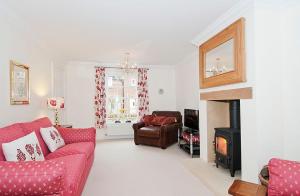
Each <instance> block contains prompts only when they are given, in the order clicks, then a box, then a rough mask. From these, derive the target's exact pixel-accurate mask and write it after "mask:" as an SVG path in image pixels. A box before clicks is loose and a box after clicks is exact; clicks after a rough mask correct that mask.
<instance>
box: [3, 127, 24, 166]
mask: <svg viewBox="0 0 300 196" xmlns="http://www.w3.org/2000/svg"><path fill="white" fill-rule="evenodd" d="M23 136H25V134H24V132H23V129H22V127H21V126H20V124H19V123H16V124H12V125H10V126H7V127H3V128H0V161H4V160H5V157H4V154H3V150H2V143H7V142H11V141H13V140H16V139H18V138H20V137H23Z"/></svg>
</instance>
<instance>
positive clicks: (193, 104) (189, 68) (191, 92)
mask: <svg viewBox="0 0 300 196" xmlns="http://www.w3.org/2000/svg"><path fill="white" fill-rule="evenodd" d="M197 62H198V49H197V47H195V52H193V53H191V54H190V55H188V56H186V57H185V58H184V59H183V60H182V61H181V62H179V63H178V64H177V65H176V98H177V100H176V103H177V104H176V105H177V110H178V111H180V112H181V113H182V114H183V112H184V109H198V107H199V65H198V63H197Z"/></svg>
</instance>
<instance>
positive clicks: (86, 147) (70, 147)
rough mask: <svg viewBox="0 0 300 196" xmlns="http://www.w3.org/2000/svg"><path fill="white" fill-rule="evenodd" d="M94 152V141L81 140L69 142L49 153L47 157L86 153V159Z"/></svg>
mask: <svg viewBox="0 0 300 196" xmlns="http://www.w3.org/2000/svg"><path fill="white" fill-rule="evenodd" d="M93 153H94V143H92V142H80V143H73V144H67V145H65V146H63V147H61V148H59V149H57V150H56V151H54V152H52V153H50V154H48V155H47V157H46V159H54V158H58V157H63V156H67V155H74V154H84V155H85V156H86V159H88V158H90V156H91V155H92V154H93Z"/></svg>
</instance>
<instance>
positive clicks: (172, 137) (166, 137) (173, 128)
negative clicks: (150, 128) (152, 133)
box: [160, 123, 182, 149]
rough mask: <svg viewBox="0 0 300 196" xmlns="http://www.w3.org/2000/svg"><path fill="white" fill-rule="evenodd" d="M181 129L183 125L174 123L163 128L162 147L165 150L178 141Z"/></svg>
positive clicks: (161, 133) (161, 134)
mask: <svg viewBox="0 0 300 196" xmlns="http://www.w3.org/2000/svg"><path fill="white" fill-rule="evenodd" d="M181 128H182V123H173V124H169V125H163V126H161V131H160V138H162V140H161V147H162V148H163V149H165V148H166V147H167V146H169V145H171V144H173V143H175V142H177V141H178V134H179V133H178V132H179V129H181Z"/></svg>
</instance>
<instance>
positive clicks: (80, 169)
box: [52, 154, 87, 195]
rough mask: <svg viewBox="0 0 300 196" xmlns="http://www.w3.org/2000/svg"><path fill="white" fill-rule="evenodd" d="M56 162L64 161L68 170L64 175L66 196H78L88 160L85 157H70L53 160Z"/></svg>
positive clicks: (79, 155)
mask: <svg viewBox="0 0 300 196" xmlns="http://www.w3.org/2000/svg"><path fill="white" fill-rule="evenodd" d="M52 160H55V161H63V162H64V164H65V166H66V170H65V174H64V190H65V194H66V195H77V194H76V193H78V189H79V188H80V182H81V180H82V177H83V174H84V172H85V169H86V164H87V160H86V158H85V155H83V154H77V155H69V156H65V157H59V158H56V159H52Z"/></svg>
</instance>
